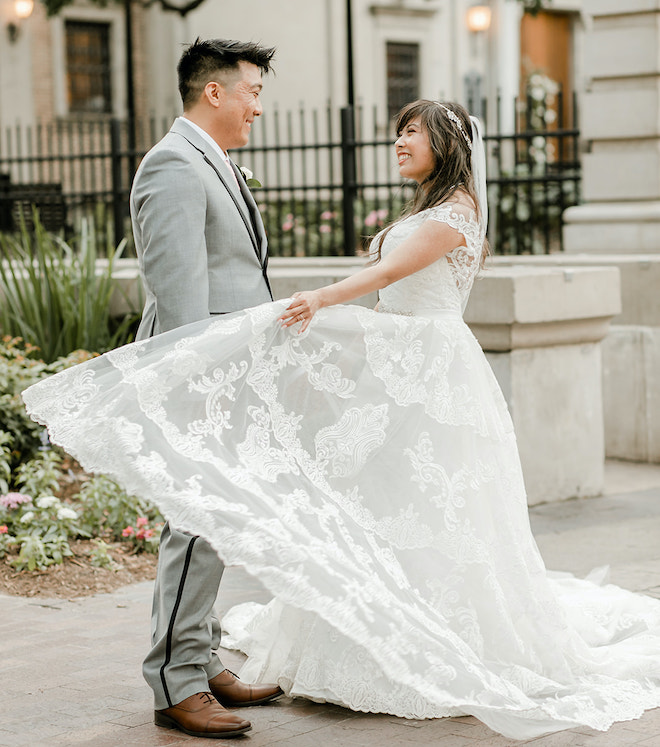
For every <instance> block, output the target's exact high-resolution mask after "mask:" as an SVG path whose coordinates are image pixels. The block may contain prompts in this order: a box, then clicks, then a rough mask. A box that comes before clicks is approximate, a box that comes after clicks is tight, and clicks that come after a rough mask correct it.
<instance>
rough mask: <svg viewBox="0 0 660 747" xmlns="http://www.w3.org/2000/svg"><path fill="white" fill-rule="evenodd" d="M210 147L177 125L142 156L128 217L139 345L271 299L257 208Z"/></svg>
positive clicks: (180, 123)
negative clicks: (138, 282) (139, 290)
mask: <svg viewBox="0 0 660 747" xmlns="http://www.w3.org/2000/svg"><path fill="white" fill-rule="evenodd" d="M234 170H235V171H236V174H237V179H238V182H239V185H238V186H237V185H236V183H235V182H234V180H233V179H232V178H231V176H230V175H229V174H227V167H226V166H225V164H224V163H223V162H222V161H221V159H220V157H219V155H218V154H217V153H216V152H215V151H214V150H213V148H212V147H211V145H210V144H209V143H207V142H206V141H205V140H204V138H202V137H201V136H200V135H199V133H198V132H196V131H195V130H194V129H193V128H192V127H191V126H190V125H188V124H187V123H186V121H185V119H177V120H175V122H174V124H173V125H172V128H171V129H170V131H169V132H168V133H167V135H165V137H164V138H163V139H162V140H161V141H160V142H159V143H158V144H157V145H155V146H154V147H153V148H152V149H151V150H150V151H149V152H148V153H147V154H146V156H145V157H144V159H143V160H142V163H141V164H140V167H139V168H138V170H137V172H136V174H135V179H134V181H133V188H132V190H131V200H130V205H131V219H132V222H133V235H134V237H135V248H136V251H137V255H138V262H139V265H140V273H141V275H142V281H143V284H144V290H145V295H146V301H145V306H144V310H143V313H142V321H141V323H140V327H139V330H138V333H137V339H138V340H141V339H144V338H146V337H150V336H151V335H156V334H159V333H161V332H166V331H168V330H170V329H174V328H175V327H180V326H182V325H184V324H189V323H191V322H196V321H198V320H200V319H205V318H207V317H208V316H210V315H211V314H223V313H227V312H230V311H237V310H239V309H244V308H248V307H250V306H256V305H258V304H260V303H264V302H267V301H270V300H271V298H272V296H271V292H270V287H269V285H268V279H267V277H266V265H267V241H266V234H265V231H264V226H263V223H262V220H261V216H260V214H259V210H258V208H257V205H256V203H255V201H254V198H253V197H252V195H251V193H250V190H249V189H248V187H247V184H246V183H245V180H244V179H243V177H242V175H241V174H240V172H238V169H236V168H235V167H234Z"/></svg>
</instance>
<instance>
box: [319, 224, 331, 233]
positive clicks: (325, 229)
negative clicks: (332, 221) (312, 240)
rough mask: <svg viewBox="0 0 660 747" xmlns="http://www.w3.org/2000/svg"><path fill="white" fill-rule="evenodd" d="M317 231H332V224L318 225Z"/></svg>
mask: <svg viewBox="0 0 660 747" xmlns="http://www.w3.org/2000/svg"><path fill="white" fill-rule="evenodd" d="M319 232H320V233H332V226H328V225H326V224H323V225H321V226H319Z"/></svg>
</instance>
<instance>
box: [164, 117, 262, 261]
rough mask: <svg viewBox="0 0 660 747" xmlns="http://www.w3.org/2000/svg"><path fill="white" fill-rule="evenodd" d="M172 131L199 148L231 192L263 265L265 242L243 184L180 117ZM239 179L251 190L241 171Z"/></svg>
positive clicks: (230, 194) (234, 167)
mask: <svg viewBox="0 0 660 747" xmlns="http://www.w3.org/2000/svg"><path fill="white" fill-rule="evenodd" d="M171 131H172V132H176V133H177V134H179V135H181V136H182V137H184V138H185V139H186V140H187V141H188V142H189V143H190V144H191V145H192V146H193V148H195V150H198V151H199V152H200V153H201V154H202V155H203V156H204V160H205V161H206V163H207V164H208V165H209V166H210V167H211V168H212V169H213V170H214V171H215V173H216V174H217V176H218V179H220V181H221V182H222V184H223V185H224V187H225V189H226V190H227V192H228V193H229V196H230V197H231V199H232V200H233V201H234V204H235V205H236V209H237V210H238V212H239V214H240V216H241V218H242V219H243V223H245V228H246V229H247V232H248V234H249V235H250V240H251V242H252V247H253V248H254V252H255V254H256V255H257V258H258V259H259V263H260V264H261V265H262V266H263V265H264V258H263V257H262V252H261V247H262V244H263V242H262V240H261V237H258V236H257V233H256V230H255V227H254V225H253V220H254V219H253V216H252V214H251V212H250V208H249V205H248V203H247V200H246V198H245V195H244V194H243V186H237V185H236V182H234V180H233V179H232V178H231V176H230V175H229V174H227V167H226V166H225V164H224V163H222V162H221V159H220V156H219V155H218V154H217V153H216V152H215V150H214V149H213V148H212V147H211V146H210V145H209V143H207V142H206V141H205V140H204V138H202V137H201V136H200V135H199V134H198V133H197V132H195V130H194V129H193V128H192V127H189V126H188V125H186V124H185V122H183V123H182V122H181V121H180V120H179V119H176V120H175V121H174V123H173V125H172V127H171ZM233 169H234V171H238V170H237V169H236V166H235V165H233ZM237 179H238V184H239V185H244V186H245V189H246V190H247V191H248V192H249V190H248V189H247V184H245V180H244V179H243V175H242V174H241V173H240V172H238V176H237ZM250 198H251V199H252V203H253V204H254V206H255V210H256V209H257V207H256V204H255V203H254V199H253V198H252V196H251V195H250Z"/></svg>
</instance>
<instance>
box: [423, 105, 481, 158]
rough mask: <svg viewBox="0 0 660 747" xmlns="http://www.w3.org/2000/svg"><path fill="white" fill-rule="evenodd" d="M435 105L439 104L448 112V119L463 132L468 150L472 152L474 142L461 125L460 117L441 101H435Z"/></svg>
mask: <svg viewBox="0 0 660 747" xmlns="http://www.w3.org/2000/svg"><path fill="white" fill-rule="evenodd" d="M433 103H434V104H437V105H438V106H441V107H442V108H443V109H444V110H445V111H446V112H447V119H451V121H452V122H453V123H454V124H455V125H456V127H458V129H459V130H460V132H461V135H463V137H464V138H465V142H466V143H467V144H468V148H469V149H470V150H472V140H470V137H469V135H468V134H467V132H465V130H464V129H463V125H462V124H461V120H460V119H459V117H458V115H457V114H456V113H455V112H453V111H452V110H451V109H449V108H448V107H446V106H445V105H444V104H441V103H440V102H439V101H434V102H433Z"/></svg>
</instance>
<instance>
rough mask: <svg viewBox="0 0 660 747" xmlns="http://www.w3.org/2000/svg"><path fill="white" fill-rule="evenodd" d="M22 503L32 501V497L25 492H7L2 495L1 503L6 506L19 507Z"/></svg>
mask: <svg viewBox="0 0 660 747" xmlns="http://www.w3.org/2000/svg"><path fill="white" fill-rule="evenodd" d="M21 503H32V498H30V496H29V495H24V494H23V493H7V494H6V495H2V496H0V504H2V505H3V506H4V507H5V508H18V507H19V506H20V505H21Z"/></svg>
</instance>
